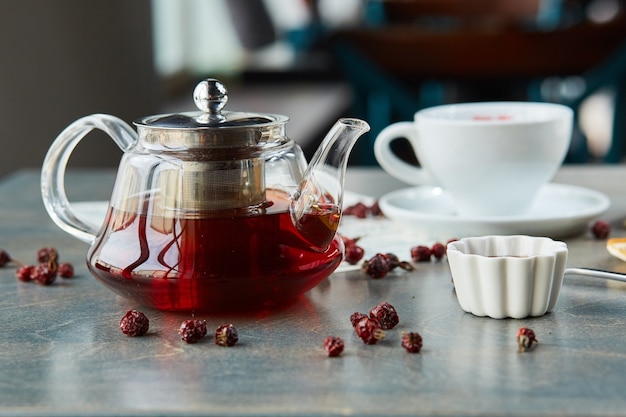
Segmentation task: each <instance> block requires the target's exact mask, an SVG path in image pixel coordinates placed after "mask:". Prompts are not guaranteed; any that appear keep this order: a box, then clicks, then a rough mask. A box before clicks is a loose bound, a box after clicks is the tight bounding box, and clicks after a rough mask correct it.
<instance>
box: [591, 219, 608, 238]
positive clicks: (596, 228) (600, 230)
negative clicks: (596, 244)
mask: <svg viewBox="0 0 626 417" xmlns="http://www.w3.org/2000/svg"><path fill="white" fill-rule="evenodd" d="M591 233H593V235H594V236H595V238H596V239H606V238H607V237H609V235H610V234H611V225H610V224H609V223H607V222H606V221H604V220H597V221H596V222H595V223H594V224H593V225H592V226H591Z"/></svg>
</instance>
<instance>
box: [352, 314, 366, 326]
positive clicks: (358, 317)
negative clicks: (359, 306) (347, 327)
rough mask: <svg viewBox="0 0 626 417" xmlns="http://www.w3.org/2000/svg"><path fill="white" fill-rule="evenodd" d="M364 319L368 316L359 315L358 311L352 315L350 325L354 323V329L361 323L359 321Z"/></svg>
mask: <svg viewBox="0 0 626 417" xmlns="http://www.w3.org/2000/svg"><path fill="white" fill-rule="evenodd" d="M364 317H365V318H367V314H363V313H359V312H358V311H357V312H355V313H352V314H351V315H350V323H352V327H355V326H356V324H357V323H358V322H359V320H361V319H362V318H364Z"/></svg>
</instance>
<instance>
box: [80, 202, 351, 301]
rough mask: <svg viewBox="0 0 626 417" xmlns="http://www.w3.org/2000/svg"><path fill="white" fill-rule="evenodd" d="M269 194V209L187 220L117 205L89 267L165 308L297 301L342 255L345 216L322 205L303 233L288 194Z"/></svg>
mask: <svg viewBox="0 0 626 417" xmlns="http://www.w3.org/2000/svg"><path fill="white" fill-rule="evenodd" d="M267 197H268V202H269V203H268V205H267V207H266V208H264V209H263V212H262V214H258V213H256V214H253V215H248V216H241V215H237V216H228V215H225V213H224V215H222V214H219V213H216V214H212V215H211V217H198V218H182V219H181V218H172V217H166V216H157V215H144V214H136V213H128V212H123V211H120V210H116V209H110V210H109V212H108V214H107V220H106V222H105V225H104V227H103V229H102V231H101V233H100V236H99V238H98V239H97V243H96V244H94V245H93V247H92V248H91V249H90V252H89V255H88V264H89V268H90V270H91V272H92V274H93V275H94V276H95V277H96V278H98V279H99V280H100V281H101V282H103V283H104V284H106V285H107V286H109V287H110V288H112V289H113V290H114V291H116V292H117V293H118V294H120V295H123V296H126V297H128V298H132V299H135V300H137V301H139V302H142V303H143V304H147V305H151V306H153V307H155V308H158V309H161V310H170V311H227V310H231V311H233V310H236V311H242V310H258V309H263V308H271V307H272V306H276V305H279V304H282V303H284V302H285V301H288V300H293V299H294V298H296V297H297V295H299V294H301V293H303V292H304V291H307V290H309V289H311V288H313V287H314V286H315V285H317V284H318V283H319V282H320V281H322V280H323V279H324V278H325V277H327V276H328V274H329V269H331V270H332V269H335V268H336V267H337V266H338V264H339V263H340V262H341V259H342V246H341V243H340V240H339V239H338V238H336V237H335V232H336V230H337V226H338V223H339V217H340V216H339V213H338V209H337V206H335V205H329V206H324V207H320V206H316V209H315V210H311V211H310V212H307V213H305V215H304V217H303V218H302V219H301V222H300V224H301V225H302V224H304V225H305V227H302V228H301V229H302V230H303V232H300V231H298V230H297V229H296V227H295V226H294V223H293V221H292V219H291V215H290V212H289V199H288V196H287V194H285V193H282V192H279V191H275V190H268V191H267ZM303 233H305V235H303ZM312 243H313V245H312ZM328 243H330V246H329V247H328V248H327V249H326V250H323V251H316V250H314V249H313V247H315V246H319V247H325V246H326V245H327V244H328Z"/></svg>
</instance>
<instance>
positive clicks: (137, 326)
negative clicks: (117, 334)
mask: <svg viewBox="0 0 626 417" xmlns="http://www.w3.org/2000/svg"><path fill="white" fill-rule="evenodd" d="M149 327H150V320H148V317H146V315H145V314H143V313H142V312H141V311H137V310H128V311H127V312H126V314H125V315H124V317H122V319H121V320H120V330H121V331H122V333H124V334H125V335H126V336H130V337H135V336H143V335H144V334H146V333H147V332H148V328H149Z"/></svg>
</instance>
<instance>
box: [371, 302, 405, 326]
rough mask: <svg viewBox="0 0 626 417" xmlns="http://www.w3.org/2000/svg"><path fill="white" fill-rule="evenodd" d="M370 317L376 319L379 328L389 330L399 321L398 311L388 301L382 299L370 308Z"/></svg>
mask: <svg viewBox="0 0 626 417" xmlns="http://www.w3.org/2000/svg"><path fill="white" fill-rule="evenodd" d="M370 318H371V319H374V320H376V321H378V324H380V327H381V329H384V330H389V329H393V328H394V327H396V325H397V324H398V323H399V322H400V318H399V317H398V312H397V311H396V309H395V308H394V306H392V305H391V304H389V303H388V302H386V301H384V302H382V303H380V304H378V305H377V306H375V307H372V309H371V310H370Z"/></svg>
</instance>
